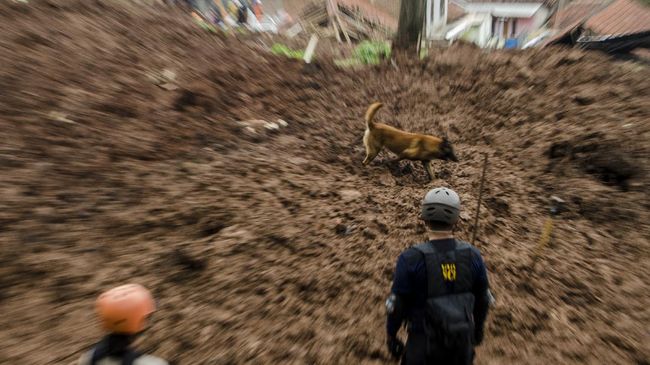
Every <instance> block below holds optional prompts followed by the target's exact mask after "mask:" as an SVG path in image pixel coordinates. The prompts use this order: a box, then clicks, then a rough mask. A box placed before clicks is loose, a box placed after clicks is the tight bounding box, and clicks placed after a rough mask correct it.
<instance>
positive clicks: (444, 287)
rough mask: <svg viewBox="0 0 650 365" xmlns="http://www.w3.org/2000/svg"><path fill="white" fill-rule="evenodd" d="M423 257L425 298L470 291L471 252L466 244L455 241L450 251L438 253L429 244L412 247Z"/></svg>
mask: <svg viewBox="0 0 650 365" xmlns="http://www.w3.org/2000/svg"><path fill="white" fill-rule="evenodd" d="M413 248H415V249H416V250H417V251H419V252H420V253H422V255H423V256H424V262H425V266H426V273H427V297H428V298H432V297H437V296H440V295H445V294H453V293H463V292H469V291H471V290H472V270H471V262H472V252H471V246H470V244H469V243H467V242H463V241H459V240H456V242H455V246H454V248H453V249H451V250H446V251H440V250H438V249H436V247H435V246H434V245H433V244H432V243H431V242H424V243H420V244H419V245H416V246H414V247H413Z"/></svg>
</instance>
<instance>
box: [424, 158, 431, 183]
mask: <svg viewBox="0 0 650 365" xmlns="http://www.w3.org/2000/svg"><path fill="white" fill-rule="evenodd" d="M422 166H424V170H426V172H427V175H429V181H433V170H432V169H431V161H422Z"/></svg>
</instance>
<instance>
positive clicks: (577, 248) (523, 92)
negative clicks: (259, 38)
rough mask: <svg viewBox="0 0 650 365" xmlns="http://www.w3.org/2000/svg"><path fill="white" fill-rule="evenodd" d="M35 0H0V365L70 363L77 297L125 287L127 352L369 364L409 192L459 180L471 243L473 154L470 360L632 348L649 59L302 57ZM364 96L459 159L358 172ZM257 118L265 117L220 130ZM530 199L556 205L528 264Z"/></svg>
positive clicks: (536, 222) (82, 304)
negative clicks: (481, 190) (479, 281)
mask: <svg viewBox="0 0 650 365" xmlns="http://www.w3.org/2000/svg"><path fill="white" fill-rule="evenodd" d="M33 3H35V4H36V5H24V4H14V3H7V2H3V3H2V4H0V93H1V97H0V128H1V132H0V313H2V316H0V328H2V331H0V363H7V364H70V363H73V362H74V361H76V359H77V357H78V356H79V354H80V353H81V351H85V350H86V349H87V348H88V346H90V345H91V344H92V343H93V341H95V340H96V339H97V338H98V337H99V336H100V332H99V331H98V329H97V326H96V323H95V322H94V319H93V311H92V310H93V300H94V297H95V296H96V295H97V294H98V293H99V292H100V291H102V290H104V289H106V288H108V287H110V286H112V285H118V284H121V283H124V282H131V281H136V282H140V283H142V284H144V285H146V286H148V287H149V288H151V289H152V290H153V292H154V294H155V296H156V298H157V299H158V300H159V306H160V307H159V311H158V312H157V313H156V315H155V317H154V324H153V326H152V328H151V330H150V331H148V332H147V333H146V334H145V335H144V336H143V338H142V349H144V350H147V351H152V352H154V353H155V354H157V355H160V356H163V357H166V358H168V359H170V360H174V361H176V362H177V363H179V364H231V363H232V364H237V363H305V364H312V363H340V364H356V363H387V362H389V359H388V356H387V353H386V352H385V350H384V307H383V303H384V299H385V297H386V295H387V292H388V290H389V285H390V280H391V275H392V270H393V265H394V262H395V259H396V257H397V255H398V253H399V252H400V250H402V249H404V248H405V247H407V246H408V245H410V244H414V243H417V242H420V241H422V240H424V239H425V238H426V232H425V230H424V228H423V226H422V225H421V224H420V223H419V222H418V220H417V214H418V204H419V200H420V198H421V197H422V195H423V194H424V193H425V192H426V190H427V189H428V188H430V187H433V186H437V185H447V186H450V187H452V188H454V189H456V190H457V191H458V192H459V193H460V194H461V197H462V198H463V201H464V206H465V211H464V213H463V215H462V222H461V225H460V231H461V237H463V238H466V239H469V238H470V236H471V233H470V232H471V230H472V228H473V227H472V219H471V218H472V217H473V214H474V211H475V207H476V199H477V190H478V184H479V181H478V179H479V174H480V171H481V163H482V153H487V154H488V155H489V158H490V165H489V170H488V179H487V181H486V192H485V200H484V206H483V209H482V211H481V219H480V222H481V223H480V225H481V226H480V227H481V231H480V235H479V241H478V242H477V245H478V246H479V248H480V249H481V251H482V252H483V254H484V256H485V260H486V262H487V265H488V269H489V272H490V279H491V283H492V287H493V290H494V292H495V295H496V297H497V300H498V305H497V307H496V308H494V309H493V310H492V312H491V314H490V320H489V323H488V325H487V335H486V341H485V343H484V344H483V346H481V347H480V348H479V349H478V361H477V363H478V364H554V363H555V364H569V363H576V364H582V363H603V364H647V363H648V359H649V358H650V349H649V344H650V338H649V337H650V335H649V333H648V327H649V323H650V312H649V310H648V307H649V306H650V290H649V285H648V275H649V274H650V257H649V250H650V249H649V241H648V240H649V238H648V237H650V224H649V223H648V222H649V219H650V214H649V213H648V211H649V208H650V202H649V200H648V199H649V198H648V197H649V194H648V193H649V188H650V180H649V178H648V166H649V163H648V162H649V161H648V156H650V122H649V121H650V81H649V80H650V71H649V69H648V68H647V67H644V66H639V65H636V64H633V63H622V62H612V61H610V60H608V59H606V58H604V57H602V56H599V55H596V54H584V53H581V52H578V51H565V50H554V49H550V50H548V49H547V50H543V51H527V52H495V53H483V52H481V51H480V50H478V49H474V48H471V47H456V48H451V49H448V50H444V51H437V52H432V53H433V54H432V55H431V56H430V57H429V58H428V59H425V60H423V61H414V62H412V63H409V64H404V63H402V64H398V65H397V68H395V67H394V66H392V65H390V64H388V65H385V66H379V67H369V68H367V69H364V70H341V69H337V68H335V67H334V66H333V64H332V63H331V62H329V61H327V60H321V61H319V62H317V63H316V66H315V67H314V68H311V69H306V68H304V67H303V65H302V64H301V63H300V62H298V61H292V60H288V59H284V58H280V57H276V56H272V55H270V54H267V53H264V52H263V51H262V50H261V49H259V48H257V46H256V44H257V43H256V42H255V41H250V40H247V41H246V42H241V41H240V39H237V36H224V35H217V34H212V33H209V32H206V31H203V30H202V29H201V28H199V27H198V26H196V25H195V24H193V23H192V21H191V20H190V18H189V17H188V16H186V15H183V14H182V13H180V12H175V11H170V10H164V9H162V10H161V9H158V10H157V12H152V11H151V10H150V9H147V8H140V7H136V6H126V5H122V6H118V5H110V4H111V2H100V1H79V0H76V1H74V0H70V1H55V0H44V1H38V2H36V1H34V2H33ZM239 37H242V36H239ZM377 100H378V101H382V102H384V103H385V104H386V107H385V108H384V109H383V110H382V111H381V112H380V113H379V114H378V119H379V120H382V121H384V122H387V123H389V124H391V125H394V126H396V127H399V128H403V129H406V130H410V131H417V132H425V133H430V134H435V135H441V134H447V135H448V136H449V137H450V139H451V140H452V141H453V142H454V143H455V146H456V152H457V154H458V156H459V158H460V160H461V161H460V162H459V163H458V164H445V163H441V162H436V163H435V164H434V166H435V167H434V170H435V171H436V174H437V179H436V180H435V181H434V182H432V183H428V182H426V179H425V173H424V171H423V170H422V168H421V166H420V165H419V164H417V165H416V164H413V165H412V166H411V165H410V164H409V163H406V162H403V163H402V164H401V165H400V166H388V165H387V164H386V163H384V162H385V161H386V160H387V159H388V155H387V154H382V155H380V158H378V159H377V160H376V161H375V162H374V163H373V164H372V165H371V166H369V167H363V166H362V165H361V161H362V159H363V154H364V152H363V147H362V142H361V139H362V135H363V130H364V123H363V118H362V116H363V113H364V112H365V109H366V107H367V106H368V104H370V103H371V102H373V101H377ZM256 119H260V120H265V121H269V122H276V121H277V120H278V119H281V120H283V121H285V122H286V123H287V124H288V125H287V126H286V127H282V126H281V125H280V123H278V126H279V128H278V129H277V130H270V129H265V128H263V127H260V126H259V125H257V124H256V123H249V124H248V125H245V124H242V123H238V122H241V121H248V120H256ZM247 126H248V127H250V128H246V127H247ZM251 129H254V130H255V132H252V131H251ZM551 195H557V196H559V197H561V198H563V199H565V200H566V201H567V208H568V211H567V212H565V213H563V214H562V216H561V217H562V218H561V219H559V220H558V221H557V222H556V226H555V227H556V228H555V231H554V239H553V241H552V243H551V245H550V246H549V247H547V248H546V249H545V251H543V255H542V257H540V258H539V259H538V260H537V262H536V265H532V264H531V262H532V256H533V251H534V248H535V245H536V244H537V241H538V239H539V235H540V232H541V229H542V226H543V223H544V220H545V219H546V217H547V216H548V213H547V212H548V200H549V197H550V196H551Z"/></svg>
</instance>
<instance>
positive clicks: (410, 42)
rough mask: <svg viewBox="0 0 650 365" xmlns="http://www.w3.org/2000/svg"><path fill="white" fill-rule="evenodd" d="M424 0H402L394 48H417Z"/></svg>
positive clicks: (423, 11)
mask: <svg viewBox="0 0 650 365" xmlns="http://www.w3.org/2000/svg"><path fill="white" fill-rule="evenodd" d="M425 10H426V0H402V5H401V7H400V12H399V24H398V26H397V37H396V39H395V42H394V44H393V49H394V50H399V51H411V50H417V49H418V41H419V40H420V36H421V34H422V31H423V27H424V15H425Z"/></svg>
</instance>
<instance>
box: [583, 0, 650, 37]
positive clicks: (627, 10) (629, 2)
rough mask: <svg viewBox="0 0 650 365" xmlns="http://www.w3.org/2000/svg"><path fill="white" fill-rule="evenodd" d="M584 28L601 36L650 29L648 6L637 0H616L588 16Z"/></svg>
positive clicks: (649, 8) (649, 9)
mask: <svg viewBox="0 0 650 365" xmlns="http://www.w3.org/2000/svg"><path fill="white" fill-rule="evenodd" d="M585 28H586V29H588V30H590V31H591V32H592V33H595V34H597V35H602V36H605V35H624V34H633V33H641V32H647V31H650V6H647V5H644V4H641V3H640V2H639V1H637V0H616V1H614V2H613V3H612V4H611V5H610V6H608V7H607V8H605V9H604V10H602V11H601V12H599V13H597V14H596V15H594V16H592V17H591V18H589V20H587V22H586V23H585Z"/></svg>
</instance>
